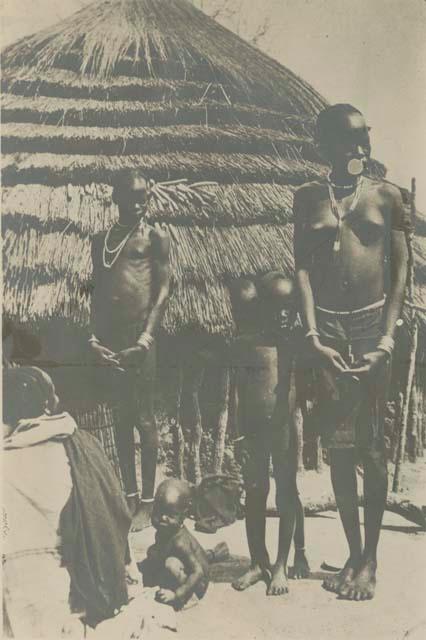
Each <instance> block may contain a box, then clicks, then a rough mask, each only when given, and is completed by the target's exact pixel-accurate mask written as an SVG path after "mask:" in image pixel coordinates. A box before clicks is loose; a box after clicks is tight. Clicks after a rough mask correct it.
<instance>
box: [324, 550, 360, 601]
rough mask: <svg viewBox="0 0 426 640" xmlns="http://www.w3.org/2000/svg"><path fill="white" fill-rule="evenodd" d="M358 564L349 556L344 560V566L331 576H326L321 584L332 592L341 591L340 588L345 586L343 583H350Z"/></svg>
mask: <svg viewBox="0 0 426 640" xmlns="http://www.w3.org/2000/svg"><path fill="white" fill-rule="evenodd" d="M357 566H358V564H357V563H355V562H354V561H352V560H351V558H349V560H348V561H347V562H346V564H345V566H344V567H343V569H342V570H341V571H339V573H337V574H336V575H333V576H327V577H326V578H325V580H324V582H323V583H322V586H323V587H324V589H326V590H327V591H331V592H332V593H339V594H340V593H341V589H343V588H344V587H345V585H347V584H350V583H351V581H352V580H353V578H354V577H355V574H356V568H357Z"/></svg>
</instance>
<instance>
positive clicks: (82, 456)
mask: <svg viewBox="0 0 426 640" xmlns="http://www.w3.org/2000/svg"><path fill="white" fill-rule="evenodd" d="M3 392H4V395H3V397H4V403H3V432H4V440H3V448H4V456H3V479H4V487H3V508H4V516H3V517H4V522H5V523H6V525H7V527H6V536H5V540H4V545H3V611H4V620H5V627H6V629H5V634H6V635H9V637H25V638H30V637H47V638H59V637H61V633H62V632H63V631H64V632H66V633H67V634H70V635H72V636H73V637H74V636H75V637H83V632H84V628H83V625H82V624H81V622H80V618H83V617H84V619H85V620H86V621H87V622H88V623H89V624H91V625H92V626H93V625H95V624H97V623H98V622H99V621H101V620H103V619H105V618H108V617H110V616H112V615H114V612H115V611H116V610H117V609H119V608H120V607H121V606H122V605H124V604H126V603H127V600H128V594H127V586H126V572H125V556H126V547H127V536H128V532H129V528H130V522H131V518H130V514H129V512H128V509H127V505H126V502H125V500H124V498H123V496H122V494H121V488H120V485H119V482H118V480H117V478H116V476H115V473H114V470H113V469H112V467H111V465H110V463H109V461H108V460H107V458H106V456H105V454H104V452H103V450H102V447H101V445H100V443H99V442H98V441H97V440H96V439H95V438H94V437H93V436H91V435H90V434H88V433H85V432H83V431H80V430H79V429H78V428H77V425H76V423H75V421H74V419H73V418H72V417H71V416H70V415H69V414H68V413H65V412H63V413H59V412H58V402H59V401H58V397H57V396H56V392H55V387H54V385H53V383H52V380H51V379H50V377H49V376H48V375H47V374H46V373H45V372H44V371H42V370H41V369H38V368H36V367H15V368H9V369H4V370H3ZM73 612H75V615H74V613H73Z"/></svg>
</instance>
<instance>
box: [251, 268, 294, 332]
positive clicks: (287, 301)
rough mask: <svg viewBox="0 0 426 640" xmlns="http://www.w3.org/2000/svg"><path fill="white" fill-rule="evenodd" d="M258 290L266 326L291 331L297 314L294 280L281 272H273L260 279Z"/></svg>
mask: <svg viewBox="0 0 426 640" xmlns="http://www.w3.org/2000/svg"><path fill="white" fill-rule="evenodd" d="M258 289H259V295H260V298H261V301H262V311H263V314H264V318H265V319H264V323H265V325H266V326H269V327H271V328H272V327H273V326H274V327H275V328H276V329H289V328H290V327H291V325H292V323H293V322H294V317H295V314H296V305H295V289H294V283H293V280H291V279H290V278H287V277H286V276H285V275H284V274H283V273H281V272H280V271H271V272H270V273H267V274H265V275H264V276H262V277H261V278H260V279H259V282H258Z"/></svg>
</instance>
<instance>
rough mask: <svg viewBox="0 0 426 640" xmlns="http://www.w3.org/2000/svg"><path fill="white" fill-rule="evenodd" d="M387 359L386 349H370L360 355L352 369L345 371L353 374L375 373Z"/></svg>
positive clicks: (370, 374)
mask: <svg viewBox="0 0 426 640" xmlns="http://www.w3.org/2000/svg"><path fill="white" fill-rule="evenodd" d="M388 359H389V355H388V354H387V352H386V351H371V352H370V353H366V354H364V355H363V356H362V358H361V359H360V360H359V361H358V362H356V363H355V366H354V367H353V368H352V369H349V370H348V371H347V372H345V373H349V374H350V375H355V376H372V375H377V374H378V373H379V372H380V371H381V370H382V369H383V367H384V366H385V364H386V363H387V361H388Z"/></svg>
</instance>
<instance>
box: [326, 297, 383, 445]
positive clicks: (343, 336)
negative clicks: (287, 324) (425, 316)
mask: <svg viewBox="0 0 426 640" xmlns="http://www.w3.org/2000/svg"><path fill="white" fill-rule="evenodd" d="M383 306H384V300H383V301H380V302H378V303H375V304H373V305H369V306H368V307H365V308H363V309H357V310H355V311H351V312H334V311H329V310H327V309H322V308H321V307H317V308H316V318H317V328H318V331H319V333H320V339H321V343H322V344H323V345H325V346H329V347H332V348H333V349H336V351H338V352H339V353H340V354H341V355H342V357H343V359H344V360H345V361H346V362H347V363H348V365H349V366H351V365H353V364H354V363H355V362H357V361H359V360H360V359H361V358H362V356H363V355H365V354H366V353H369V352H371V351H375V350H376V345H377V342H378V339H379V338H380V336H381V335H382V333H383V328H382V316H383ZM389 380H390V363H388V364H387V365H386V368H385V370H384V371H383V372H381V373H380V375H377V376H375V377H374V379H372V378H371V377H368V379H365V378H361V379H360V381H359V380H357V379H354V378H353V377H350V376H347V374H346V375H344V376H339V375H338V374H337V375H336V374H334V373H333V372H331V371H330V370H329V369H325V368H318V367H317V368H316V369H315V383H316V384H315V386H316V397H317V406H316V408H315V420H314V421H315V424H316V427H317V430H318V433H319V435H320V436H321V440H322V443H323V446H325V447H328V448H336V449H340V448H350V447H357V448H380V449H382V448H383V446H384V417H385V408H386V400H387V393H388V388H389Z"/></svg>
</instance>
